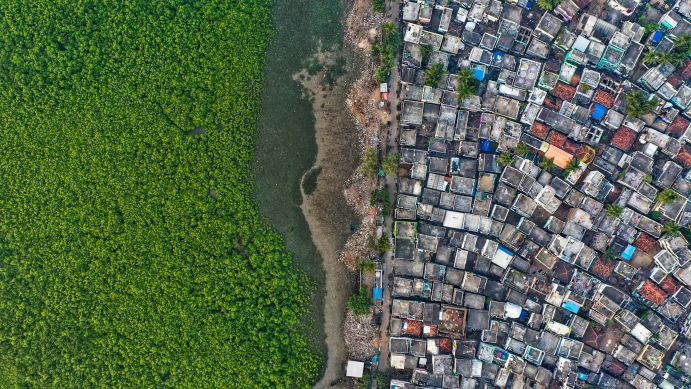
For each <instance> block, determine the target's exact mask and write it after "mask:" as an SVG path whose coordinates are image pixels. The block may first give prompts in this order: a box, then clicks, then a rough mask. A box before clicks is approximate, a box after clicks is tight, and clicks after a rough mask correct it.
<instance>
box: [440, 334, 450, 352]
mask: <svg viewBox="0 0 691 389" xmlns="http://www.w3.org/2000/svg"><path fill="white" fill-rule="evenodd" d="M439 349H440V350H442V351H446V352H449V353H450V352H453V340H451V339H449V338H441V339H439Z"/></svg>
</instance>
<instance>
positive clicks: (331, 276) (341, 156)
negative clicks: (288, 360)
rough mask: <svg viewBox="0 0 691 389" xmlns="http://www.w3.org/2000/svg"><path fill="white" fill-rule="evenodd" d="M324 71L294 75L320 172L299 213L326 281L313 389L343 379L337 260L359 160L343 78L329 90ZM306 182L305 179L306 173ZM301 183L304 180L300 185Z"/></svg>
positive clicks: (324, 56)
mask: <svg viewBox="0 0 691 389" xmlns="http://www.w3.org/2000/svg"><path fill="white" fill-rule="evenodd" d="M336 55H338V53H330V52H324V53H321V54H320V55H319V56H318V59H319V63H321V64H322V65H325V66H328V65H331V64H333V63H334V62H335V60H336ZM326 72H327V70H321V71H319V72H318V73H317V74H316V75H314V76H309V75H308V74H307V73H306V72H303V73H300V74H298V75H296V77H295V79H296V80H299V81H300V82H301V83H302V85H303V87H304V88H305V93H306V94H307V95H308V96H307V97H308V98H309V99H310V101H311V102H312V105H313V109H314V116H315V137H316V142H317V147H318V151H317V157H316V161H315V164H314V166H313V168H312V169H319V174H318V176H317V179H316V187H314V191H312V192H311V193H310V194H307V193H305V185H302V186H301V190H302V196H303V202H302V205H301V208H302V212H303V214H304V215H305V219H306V220H307V224H308V225H309V229H310V233H311V235H312V240H313V242H314V244H315V246H316V247H317V250H318V251H319V254H320V255H321V257H322V260H323V267H324V272H325V275H326V281H325V289H326V295H325V296H324V332H325V334H326V345H327V356H326V357H327V359H326V368H325V371H324V376H323V377H322V378H321V380H320V381H319V382H318V383H317V385H316V387H318V388H322V387H329V386H330V384H331V382H332V381H334V380H337V379H339V378H341V377H343V375H344V374H345V372H344V370H343V369H344V362H345V357H346V351H345V346H344V343H343V330H342V329H343V319H344V317H345V303H346V300H347V299H348V297H349V296H350V294H351V292H352V290H353V285H352V283H351V280H350V277H349V272H348V271H347V269H346V268H345V266H344V265H343V263H342V262H340V261H339V260H338V257H339V253H340V251H341V250H342V248H343V245H344V243H345V241H346V239H347V238H348V236H349V235H350V234H351V230H350V224H351V222H352V221H353V220H354V219H355V216H354V215H353V213H352V212H351V210H350V209H349V208H348V207H347V206H346V205H345V197H344V195H343V191H344V185H345V182H346V180H347V179H348V177H349V176H350V175H351V174H352V173H353V171H354V170H355V168H356V166H357V163H358V158H357V153H354V152H353V149H354V146H355V143H356V142H357V134H356V131H355V127H354V124H353V123H352V121H351V120H350V116H349V115H348V112H347V110H346V109H345V104H344V96H345V94H346V91H347V86H346V83H345V82H344V81H345V78H347V76H341V77H340V78H338V79H337V82H336V84H335V85H334V86H333V89H332V90H329V89H330V88H329V87H328V83H326V82H325V80H326V78H325V77H326ZM306 176H307V173H306ZM304 180H305V177H303V181H304Z"/></svg>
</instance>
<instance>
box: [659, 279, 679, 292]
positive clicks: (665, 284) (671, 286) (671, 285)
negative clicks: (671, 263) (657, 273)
mask: <svg viewBox="0 0 691 389" xmlns="http://www.w3.org/2000/svg"><path fill="white" fill-rule="evenodd" d="M660 288H661V289H662V290H664V291H665V292H667V293H669V294H673V293H675V292H676V291H677V289H679V284H678V283H677V282H676V281H674V278H672V276H667V277H665V279H664V280H662V282H660Z"/></svg>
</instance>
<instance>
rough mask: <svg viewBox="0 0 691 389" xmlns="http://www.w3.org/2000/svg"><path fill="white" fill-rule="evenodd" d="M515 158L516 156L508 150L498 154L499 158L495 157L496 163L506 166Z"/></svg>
mask: <svg viewBox="0 0 691 389" xmlns="http://www.w3.org/2000/svg"><path fill="white" fill-rule="evenodd" d="M515 160H516V158H515V157H514V156H513V154H511V153H509V152H503V153H501V154H499V158H497V163H498V164H500V165H501V166H507V165H511V164H512V163H513V162H514V161H515Z"/></svg>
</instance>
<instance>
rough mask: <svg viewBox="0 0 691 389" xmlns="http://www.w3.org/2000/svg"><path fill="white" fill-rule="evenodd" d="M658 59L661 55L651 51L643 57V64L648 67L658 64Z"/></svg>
mask: <svg viewBox="0 0 691 389" xmlns="http://www.w3.org/2000/svg"><path fill="white" fill-rule="evenodd" d="M658 57H659V54H658V53H657V52H655V51H653V50H650V51H648V52H647V53H645V55H644V56H643V63H644V64H646V65H652V64H656V63H658V62H659V60H658Z"/></svg>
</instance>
